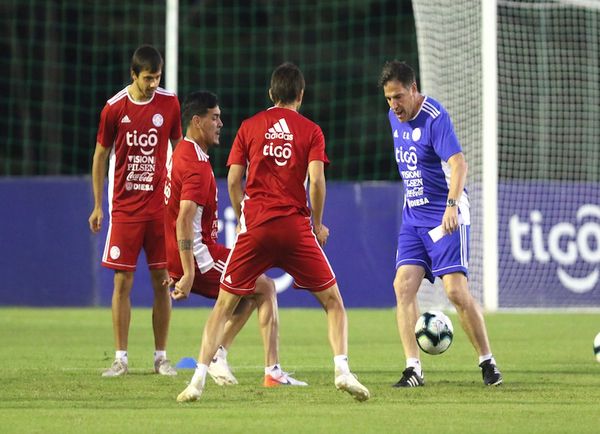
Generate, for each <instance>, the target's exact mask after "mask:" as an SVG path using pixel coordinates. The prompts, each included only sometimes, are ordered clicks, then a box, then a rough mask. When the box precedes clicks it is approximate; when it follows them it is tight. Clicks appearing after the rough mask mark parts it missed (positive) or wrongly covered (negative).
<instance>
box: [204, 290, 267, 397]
mask: <svg viewBox="0 0 600 434" xmlns="http://www.w3.org/2000/svg"><path fill="white" fill-rule="evenodd" d="M254 309H256V303H255V301H254V299H253V297H252V296H247V297H242V298H241V299H240V302H239V303H238V305H237V307H236V308H235V310H234V311H233V315H232V316H231V319H230V320H229V321H227V323H226V324H225V330H224V332H223V340H222V341H221V345H219V348H218V349H217V352H216V353H215V355H214V357H213V358H212V360H211V362H210V365H208V373H209V375H210V376H211V377H212V379H213V380H214V381H215V383H217V384H218V385H219V386H230V385H234V384H238V381H237V379H236V378H235V376H234V375H233V372H231V368H230V367H229V363H227V354H228V350H229V348H230V347H231V345H232V344H233V340H234V339H235V337H236V336H237V335H238V333H239V332H240V330H241V329H242V328H243V327H244V325H245V324H246V322H248V319H249V318H250V315H252V312H254Z"/></svg>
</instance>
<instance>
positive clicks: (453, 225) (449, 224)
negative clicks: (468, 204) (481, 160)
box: [442, 152, 468, 234]
mask: <svg viewBox="0 0 600 434" xmlns="http://www.w3.org/2000/svg"><path fill="white" fill-rule="evenodd" d="M448 165H449V166H450V187H449V191H448V199H453V200H455V201H456V202H457V203H458V201H459V200H460V197H461V195H462V193H463V191H464V188H465V182H466V181H467V171H468V165H467V161H466V160H465V155H464V154H463V153H462V152H459V153H458V154H454V155H453V156H452V157H450V158H449V159H448ZM442 229H443V230H444V232H445V233H447V234H449V233H451V232H454V231H455V230H456V229H458V205H456V206H447V207H446V211H445V212H444V217H443V218H442Z"/></svg>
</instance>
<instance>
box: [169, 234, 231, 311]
mask: <svg viewBox="0 0 600 434" xmlns="http://www.w3.org/2000/svg"><path fill="white" fill-rule="evenodd" d="M208 251H209V252H210V255H211V256H212V258H213V261H215V264H214V265H213V267H212V268H211V269H210V270H208V271H207V272H206V273H204V274H202V273H201V272H200V269H199V268H198V265H197V264H196V272H195V274H194V283H193V284H192V291H191V292H192V293H193V294H198V295H202V296H204V297H207V298H214V299H216V298H217V296H218V295H219V282H220V281H221V273H222V272H223V267H224V266H225V262H226V261H227V257H228V256H229V252H230V250H229V249H228V248H227V247H225V246H224V245H222V244H213V245H211V246H208ZM194 263H195V261H194ZM169 275H170V276H171V278H172V279H173V280H174V281H175V282H177V281H178V280H179V279H181V275H176V274H173V273H171V272H169Z"/></svg>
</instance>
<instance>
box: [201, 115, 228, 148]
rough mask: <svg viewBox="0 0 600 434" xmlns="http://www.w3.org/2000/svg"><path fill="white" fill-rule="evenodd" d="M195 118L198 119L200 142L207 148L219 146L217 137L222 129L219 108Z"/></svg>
mask: <svg viewBox="0 0 600 434" xmlns="http://www.w3.org/2000/svg"><path fill="white" fill-rule="evenodd" d="M197 117H198V119H199V120H198V122H199V124H198V128H199V130H200V133H201V136H202V142H204V143H205V144H206V145H207V146H208V147H211V146H219V136H220V134H221V127H223V122H222V121H221V109H220V108H219V106H216V107H214V108H211V109H208V112H207V113H206V114H205V115H204V116H197Z"/></svg>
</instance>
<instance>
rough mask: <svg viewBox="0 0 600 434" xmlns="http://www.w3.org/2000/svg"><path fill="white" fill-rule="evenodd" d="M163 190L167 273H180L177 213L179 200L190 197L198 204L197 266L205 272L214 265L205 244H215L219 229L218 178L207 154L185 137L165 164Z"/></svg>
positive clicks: (179, 274)
mask: <svg viewBox="0 0 600 434" xmlns="http://www.w3.org/2000/svg"><path fill="white" fill-rule="evenodd" d="M164 192H165V203H166V205H167V208H166V212H165V244H166V248H167V269H168V270H169V274H170V275H171V276H175V277H181V276H182V275H183V268H182V266H181V258H180V256H179V246H178V245H177V216H178V215H179V202H180V201H181V200H191V201H193V202H196V204H198V206H199V207H201V208H198V211H197V213H196V215H195V216H194V222H193V227H194V240H193V243H194V247H193V252H194V257H195V258H196V263H197V265H198V268H199V269H200V271H201V272H202V273H205V272H206V271H208V270H209V269H210V268H211V267H212V266H213V258H212V256H211V255H210V253H209V252H208V248H207V246H209V245H212V244H216V242H217V234H218V230H219V223H218V219H219V213H218V208H217V181H216V180H215V175H214V173H213V170H212V166H211V164H210V161H209V159H208V155H207V154H206V153H205V152H204V151H203V150H202V148H201V147H200V146H199V145H198V144H197V143H196V142H194V141H193V140H191V139H188V138H187V137H186V138H184V139H183V140H182V141H181V142H179V143H178V144H177V146H176V147H175V151H174V152H173V157H172V159H171V162H170V163H169V164H168V165H167V181H166V184H165V189H164Z"/></svg>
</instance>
